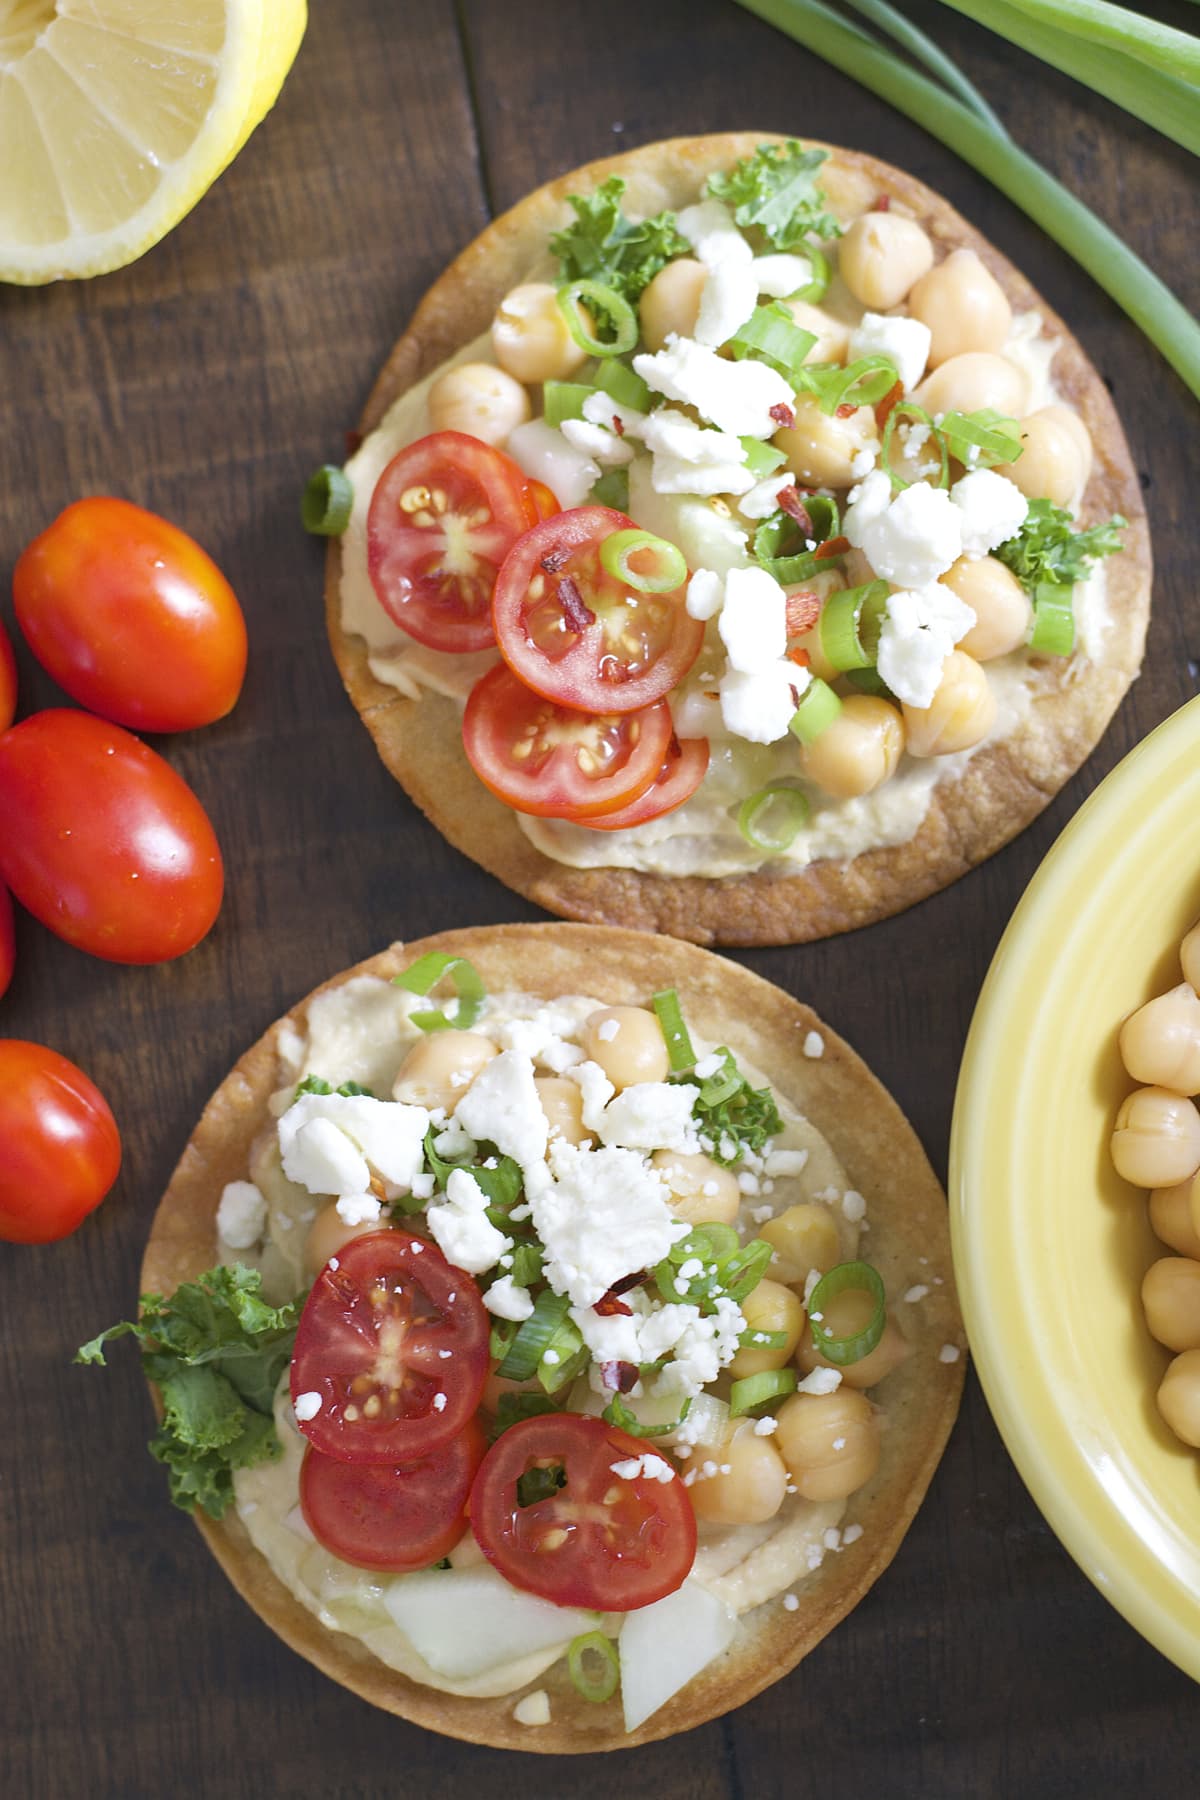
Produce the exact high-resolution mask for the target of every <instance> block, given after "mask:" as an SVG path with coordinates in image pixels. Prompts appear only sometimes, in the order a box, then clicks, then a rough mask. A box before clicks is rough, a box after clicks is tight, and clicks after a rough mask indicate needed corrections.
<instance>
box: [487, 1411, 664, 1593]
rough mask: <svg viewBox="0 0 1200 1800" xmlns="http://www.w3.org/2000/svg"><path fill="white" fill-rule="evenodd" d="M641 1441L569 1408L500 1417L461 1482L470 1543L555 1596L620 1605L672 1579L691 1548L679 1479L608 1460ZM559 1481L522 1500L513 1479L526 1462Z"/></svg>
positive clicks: (523, 1581) (638, 1449)
mask: <svg viewBox="0 0 1200 1800" xmlns="http://www.w3.org/2000/svg"><path fill="white" fill-rule="evenodd" d="M645 1452H646V1445H645V1443H644V1442H642V1441H639V1440H638V1439H637V1438H633V1437H629V1436H628V1435H627V1433H625V1432H624V1431H618V1430H617V1428H616V1426H615V1425H606V1424H605V1423H604V1421H603V1419H593V1418H584V1417H582V1416H580V1415H578V1414H575V1413H544V1414H542V1415H540V1416H539V1417H537V1418H533V1419H525V1420H523V1421H522V1422H521V1423H520V1424H519V1425H513V1426H510V1428H509V1429H508V1430H507V1431H506V1432H505V1433H504V1435H503V1437H500V1438H497V1440H496V1442H495V1443H494V1444H493V1445H492V1447H491V1449H490V1450H489V1451H488V1453H487V1455H486V1456H485V1457H484V1459H483V1462H482V1464H481V1465H480V1469H479V1473H478V1475H477V1476H476V1477H475V1485H474V1487H473V1488H472V1489H471V1503H470V1512H471V1526H472V1529H473V1530H474V1532H475V1536H476V1539H477V1540H478V1543H479V1548H480V1549H481V1550H482V1551H483V1554H484V1555H485V1556H486V1557H487V1559H488V1561H489V1562H491V1563H494V1564H495V1566H496V1568H498V1569H499V1571H500V1573H501V1574H502V1575H503V1576H505V1577H506V1579H507V1580H509V1581H511V1582H512V1583H513V1584H514V1586H516V1587H520V1588H527V1589H528V1590H529V1592H530V1593H532V1594H540V1595H541V1596H542V1598H543V1599H544V1600H553V1601H554V1602H555V1603H556V1604H557V1605H559V1606H588V1607H595V1608H597V1610H599V1611H600V1612H629V1611H630V1610H631V1609H632V1608H633V1607H636V1606H649V1605H650V1603H651V1602H652V1601H654V1600H661V1599H662V1598H663V1596H664V1595H666V1594H673V1593H674V1592H675V1589H676V1588H677V1587H681V1586H682V1584H683V1582H684V1580H685V1578H686V1576H687V1573H688V1570H689V1569H690V1568H691V1566H692V1561H693V1558H694V1557H695V1554H696V1515H695V1513H694V1512H693V1511H692V1503H691V1501H690V1500H689V1499H688V1494H687V1489H686V1488H685V1487H684V1485H683V1483H682V1482H681V1481H680V1480H679V1478H678V1476H676V1477H675V1478H674V1479H672V1480H671V1481H653V1480H648V1479H647V1478H646V1477H645V1476H643V1475H635V1476H634V1478H633V1480H632V1481H627V1480H626V1479H624V1477H622V1476H620V1475H618V1474H617V1473H616V1471H615V1470H614V1469H613V1464H614V1463H618V1462H624V1461H625V1460H626V1459H628V1458H631V1457H640V1456H643V1455H644V1454H645ZM539 1468H540V1469H547V1470H551V1471H558V1472H559V1473H560V1474H561V1477H562V1485H561V1486H559V1487H558V1488H557V1489H556V1490H555V1492H553V1493H551V1494H550V1495H549V1497H548V1498H545V1499H541V1500H534V1501H532V1502H531V1503H530V1504H528V1505H525V1506H523V1505H522V1504H521V1496H520V1494H519V1492H518V1486H517V1484H518V1482H520V1480H521V1478H522V1477H523V1476H524V1475H527V1474H528V1473H529V1472H530V1470H533V1469H539Z"/></svg>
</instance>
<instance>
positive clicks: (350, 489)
mask: <svg viewBox="0 0 1200 1800" xmlns="http://www.w3.org/2000/svg"><path fill="white" fill-rule="evenodd" d="M353 510H354V484H353V482H352V481H351V480H350V477H349V476H348V475H347V474H346V471H345V470H344V469H339V468H338V467H337V465H336V464H335V463H322V465H321V467H320V468H319V469H317V470H315V471H314V473H313V474H311V475H310V476H309V478H308V480H307V482H306V483H305V486H304V492H303V494H301V496H300V522H301V524H302V525H303V526H304V529H305V531H311V532H312V534H313V536H314V537H341V535H342V533H343V532H344V531H345V529H346V527H347V525H348V524H349V523H350V514H351V513H352V512H353Z"/></svg>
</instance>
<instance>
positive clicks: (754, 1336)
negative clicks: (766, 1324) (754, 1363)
mask: <svg viewBox="0 0 1200 1800" xmlns="http://www.w3.org/2000/svg"><path fill="white" fill-rule="evenodd" d="M787 1341H788V1334H787V1332H786V1331H754V1330H750V1331H743V1332H742V1334H741V1336H740V1337H739V1338H738V1347H739V1349H742V1350H784V1349H786V1348H787Z"/></svg>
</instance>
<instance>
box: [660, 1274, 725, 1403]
mask: <svg viewBox="0 0 1200 1800" xmlns="http://www.w3.org/2000/svg"><path fill="white" fill-rule="evenodd" d="M668 1310H669V1309H668V1308H666V1307H664V1308H663V1311H664V1312H665V1311H668ZM745 1329H746V1321H745V1318H744V1317H743V1315H742V1310H741V1308H740V1307H739V1306H738V1304H737V1302H736V1301H734V1300H731V1299H729V1297H728V1296H727V1295H724V1294H722V1295H720V1296H719V1297H718V1298H717V1300H716V1301H715V1302H714V1311H713V1312H712V1313H711V1314H707V1315H701V1314H697V1317H696V1318H695V1319H694V1320H693V1321H691V1322H690V1323H689V1324H688V1325H687V1326H686V1327H685V1328H684V1330H683V1331H682V1332H681V1334H680V1336H679V1338H678V1339H677V1341H676V1343H675V1345H674V1347H673V1351H672V1360H671V1361H670V1362H668V1364H667V1365H666V1367H665V1368H664V1369H663V1371H662V1373H661V1375H660V1376H659V1384H660V1388H661V1391H662V1392H663V1393H677V1392H682V1393H685V1394H697V1393H699V1391H700V1389H701V1388H702V1387H707V1386H708V1384H709V1382H711V1381H715V1380H716V1378H717V1376H718V1375H719V1373H720V1372H721V1370H722V1369H723V1368H724V1367H725V1366H726V1365H727V1364H728V1363H731V1362H732V1361H733V1359H734V1357H735V1356H736V1355H737V1353H738V1339H739V1338H740V1337H741V1334H742V1333H743V1332H744V1331H745ZM645 1339H646V1331H645V1328H643V1331H642V1341H643V1343H644V1342H645ZM649 1360H652V1361H653V1360H657V1359H656V1358H651V1359H649Z"/></svg>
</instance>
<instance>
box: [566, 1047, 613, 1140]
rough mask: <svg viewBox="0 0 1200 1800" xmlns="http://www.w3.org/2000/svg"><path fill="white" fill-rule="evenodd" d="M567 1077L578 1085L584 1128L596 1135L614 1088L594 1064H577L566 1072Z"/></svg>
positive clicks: (601, 1070)
mask: <svg viewBox="0 0 1200 1800" xmlns="http://www.w3.org/2000/svg"><path fill="white" fill-rule="evenodd" d="M567 1075H568V1076H569V1078H570V1079H571V1080H572V1081H574V1082H577V1083H578V1085H579V1092H580V1097H581V1102H582V1118H583V1123H584V1125H585V1127H586V1128H587V1130H588V1131H594V1132H597V1133H598V1132H599V1130H600V1121H601V1119H602V1118H603V1117H604V1108H605V1107H606V1106H607V1105H608V1102H609V1101H610V1100H611V1099H612V1097H613V1095H614V1094H615V1093H616V1091H617V1090H616V1088H615V1087H614V1086H613V1084H612V1082H611V1081H610V1080H609V1079H608V1076H607V1075H606V1074H605V1073H604V1070H603V1069H602V1068H601V1067H600V1064H599V1063H596V1062H581V1063H577V1064H576V1066H575V1067H574V1068H573V1069H568V1070H567Z"/></svg>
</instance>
